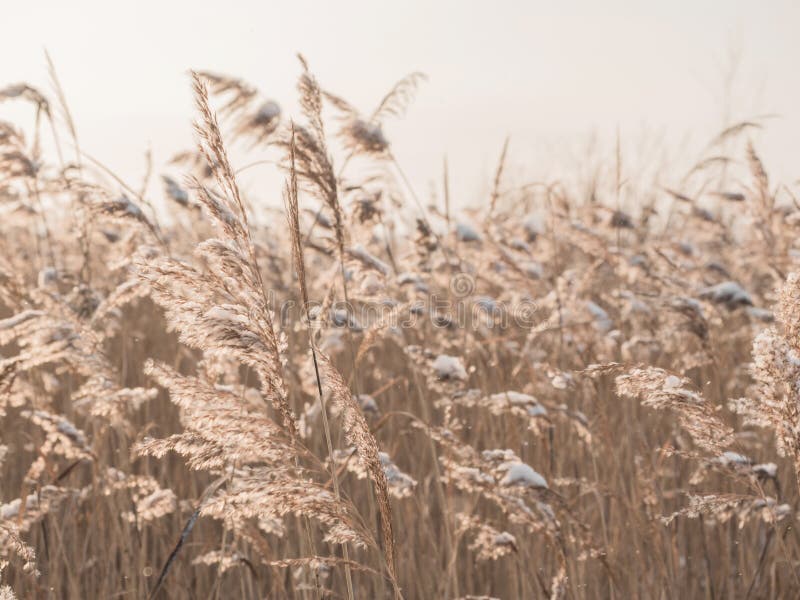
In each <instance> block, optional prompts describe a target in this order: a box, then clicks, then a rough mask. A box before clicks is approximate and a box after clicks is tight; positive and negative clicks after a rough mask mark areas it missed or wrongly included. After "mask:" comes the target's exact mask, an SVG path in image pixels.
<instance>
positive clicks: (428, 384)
mask: <svg viewBox="0 0 800 600" xmlns="http://www.w3.org/2000/svg"><path fill="white" fill-rule="evenodd" d="M423 80H424V78H423V77H422V76H421V75H420V74H413V75H411V76H409V77H407V78H405V79H403V80H401V81H400V82H399V83H398V84H397V86H396V87H395V88H394V89H393V90H391V91H390V92H389V93H388V94H387V95H386V96H385V97H384V98H383V99H382V100H381V102H380V103H379V105H378V106H377V107H376V108H375V109H374V110H372V111H371V112H367V113H363V114H362V112H360V111H359V110H358V109H356V108H355V107H353V106H352V105H351V104H349V103H348V102H347V101H346V100H344V99H343V98H342V97H341V96H339V95H336V94H334V93H332V92H329V91H327V90H325V89H324V88H323V87H321V84H320V83H319V82H317V80H316V79H315V77H314V76H313V74H312V71H311V67H310V66H309V65H307V64H306V62H305V61H304V60H302V59H301V69H300V78H299V85H298V91H299V94H300V99H301V107H302V114H300V115H296V116H294V117H288V116H285V115H281V114H280V111H279V108H278V105H277V104H276V103H275V102H274V101H272V100H270V99H269V98H266V97H263V96H262V95H261V93H260V92H259V91H258V90H257V89H256V88H255V87H254V86H252V85H250V84H249V83H246V82H243V81H241V80H238V79H234V78H229V77H226V76H223V75H219V74H211V73H206V72H197V73H193V74H192V85H193V89H194V94H195V98H196V100H197V113H198V119H197V125H196V131H197V139H198V149H197V150H190V151H187V152H184V153H182V154H181V155H180V156H178V157H176V158H175V160H174V161H172V162H171V163H170V164H169V165H166V166H165V167H164V171H163V173H162V174H161V175H162V178H163V182H164V191H163V195H162V197H157V198H156V197H151V196H152V195H151V194H148V193H147V190H148V189H150V186H149V185H148V184H147V181H146V182H145V183H144V184H143V185H142V186H141V188H140V191H137V189H136V188H135V187H133V186H131V185H129V184H126V183H125V182H122V181H120V180H119V179H118V178H116V177H115V176H113V175H112V174H110V173H109V172H108V171H107V170H106V169H105V168H104V167H102V166H101V165H100V164H99V163H98V162H97V161H95V160H92V159H88V158H87V157H85V156H82V155H80V154H78V155H77V156H74V157H72V158H70V157H69V156H68V155H69V151H68V150H67V148H79V145H78V143H77V139H76V133H75V128H74V127H73V126H72V124H71V120H70V119H69V118H68V115H69V111H68V109H67V107H66V106H65V105H64V103H65V100H64V96H63V94H62V93H61V91H60V88H58V87H57V91H56V94H55V98H57V102H58V106H54V105H51V103H50V101H49V100H48V98H47V97H46V96H45V95H44V94H42V93H41V92H39V91H38V90H35V89H33V88H31V87H29V86H25V85H16V86H10V87H7V88H4V89H3V90H0V101H9V102H11V101H18V102H19V101H21V102H28V103H29V104H30V105H31V109H32V111H33V114H34V116H35V120H34V125H33V127H32V128H31V129H30V130H29V131H27V132H26V134H23V133H22V132H21V131H20V130H18V129H17V128H16V127H15V126H13V125H11V124H8V123H5V122H1V123H0V146H2V149H1V150H2V151H1V152H0V210H1V211H2V213H0V234H1V235H0V432H2V434H1V435H2V437H0V469H1V471H0V473H1V476H0V481H1V482H2V483H0V504H2V506H0V559H1V560H2V567H3V568H2V569H1V570H0V577H1V578H2V579H0V581H1V582H2V583H0V598H3V599H4V600H5V599H6V598H12V597H18V598H112V597H132V598H147V597H153V598H176V599H180V598H239V597H241V598H309V599H312V598H314V599H319V598H335V597H350V598H407V599H411V598H425V599H428V598H447V599H454V598H489V597H491V598H501V599H504V600H505V599H514V598H545V597H552V598H618V599H622V598H723V597H724V598H734V597H735V598H789V597H795V596H797V595H798V594H800V571H799V570H798V560H800V539H798V536H797V532H796V527H795V525H794V524H795V522H796V520H797V518H798V508H800V507H799V506H798V500H799V497H798V480H799V479H800V404H798V394H800V387H798V383H797V382H798V380H800V341H798V340H799V338H798V333H799V332H800V276H799V275H797V273H796V272H795V270H796V262H797V256H798V248H797V247H796V242H795V240H796V238H797V235H796V228H797V223H798V222H800V219H798V216H799V215H800V205H798V203H797V201H796V199H795V197H794V196H793V195H792V192H791V188H790V187H787V186H781V185H776V184H775V183H773V182H771V181H770V180H769V177H768V173H767V170H766V167H765V166H764V165H763V163H762V161H761V160H760V158H759V156H758V153H757V150H756V148H755V146H754V145H753V143H752V141H751V140H750V139H748V137H747V136H748V135H750V134H751V131H752V129H753V128H754V126H755V125H757V124H754V123H750V122H746V123H739V124H732V125H731V126H730V127H729V128H727V129H726V130H725V131H724V132H723V133H722V134H721V135H720V136H719V137H718V138H717V139H716V140H714V141H713V142H712V144H711V145H710V146H709V148H708V151H707V155H704V156H701V157H700V158H699V160H698V162H697V165H695V167H694V168H692V169H691V170H690V171H689V172H688V173H666V174H663V177H664V179H663V180H661V181H660V182H659V183H658V184H652V185H651V186H650V188H649V189H646V190H645V191H642V189H641V187H634V186H632V185H629V186H626V183H625V182H627V181H630V180H631V179H632V178H634V177H635V176H636V174H635V173H628V172H626V170H625V163H624V156H623V154H622V152H621V150H620V149H619V146H618V148H617V152H616V153H615V155H614V156H611V157H610V160H609V161H608V162H601V163H600V164H601V166H600V167H599V168H597V169H594V172H593V176H592V178H591V182H589V184H587V183H586V182H585V181H581V180H579V179H578V178H576V180H575V181H547V182H541V183H535V184H527V185H519V182H513V181H510V180H509V176H508V169H506V168H505V167H506V162H507V161H508V160H510V157H511V156H513V142H512V143H509V142H508V141H507V142H506V144H505V145H504V147H503V148H502V150H500V149H498V155H499V157H500V159H499V161H498V167H497V170H496V174H495V177H494V180H493V182H492V183H491V185H490V189H491V192H490V193H489V194H488V195H487V197H486V202H485V204H484V205H483V206H480V207H477V208H474V209H470V210H466V209H465V210H463V211H461V212H458V211H456V210H455V208H456V207H455V206H454V205H453V203H452V201H451V199H450V197H449V193H448V191H447V179H446V178H447V173H446V171H447V167H446V166H445V180H444V182H443V183H444V198H443V199H442V200H441V201H439V200H436V199H435V198H432V199H430V200H428V199H422V198H420V196H419V195H418V194H417V193H416V192H415V190H414V189H413V187H412V184H411V183H410V182H409V181H408V180H407V178H406V177H405V175H404V174H403V171H402V168H401V165H400V164H399V162H398V161H397V159H396V157H395V156H394V155H393V153H392V150H391V143H390V140H389V139H388V137H387V136H386V134H385V133H384V129H383V125H384V123H385V121H386V120H387V119H390V118H396V117H398V116H400V115H401V114H402V113H403V111H404V109H405V107H406V105H407V104H408V103H409V102H410V101H411V100H412V97H413V92H414V90H415V89H416V87H417V86H418V85H420V84H421V83H422V82H423ZM54 81H57V79H55V77H54ZM216 111H219V115H220V119H219V120H218V118H217V114H216ZM56 113H58V114H64V115H67V126H66V127H60V126H59V125H58V124H57V123H58V119H56V118H55V117H54V115H55V114H56ZM51 125H52V126H51ZM44 136H48V138H53V139H54V141H55V143H56V144H57V147H58V148H59V152H58V153H57V154H58V155H57V156H56V157H50V156H45V155H43V154H42V151H41V148H42V147H43V143H42V142H43V140H44V139H45V138H44ZM70 140H72V141H71V142H70ZM421 143H424V140H421ZM231 149H233V150H235V152H236V153H241V152H247V153H250V154H252V156H249V157H248V158H247V160H245V161H244V162H243V164H251V163H253V161H254V160H255V161H257V162H259V163H260V164H261V165H262V166H263V165H267V166H266V167H264V168H277V169H280V171H281V172H282V173H283V174H284V176H285V178H286V186H285V188H284V190H283V197H284V202H285V210H286V214H285V215H278V216H274V215H275V213H274V210H275V209H274V207H268V206H262V205H260V204H259V203H258V202H257V201H256V199H254V198H250V197H247V195H246V194H245V193H244V192H243V191H242V189H241V187H240V185H239V183H238V181H237V175H236V173H237V168H238V167H237V165H235V164H233V162H232V159H231V158H230V157H231V156H233V155H234V153H232V152H231ZM723 150H724V151H725V152H727V153H729V154H730V156H728V155H723V154H722V153H723ZM265 156H266V157H267V158H264V157H265ZM270 164H272V165H273V166H271V167H270V166H269V165H270ZM275 164H277V166H274V165H275ZM587 186H588V187H587ZM276 192H277V193H279V194H280V193H281V190H277V191H276ZM265 215H270V218H269V219H266V218H265ZM273 217H274V218H273ZM267 221H269V222H270V223H269V225H265V223H266V222H267Z"/></svg>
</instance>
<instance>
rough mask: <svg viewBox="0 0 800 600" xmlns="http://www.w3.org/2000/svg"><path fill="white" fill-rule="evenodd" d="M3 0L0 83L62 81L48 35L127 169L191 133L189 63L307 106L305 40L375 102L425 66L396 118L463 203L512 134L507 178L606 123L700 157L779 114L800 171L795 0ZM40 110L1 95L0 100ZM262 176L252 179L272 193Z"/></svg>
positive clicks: (348, 89)
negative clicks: (302, 74)
mask: <svg viewBox="0 0 800 600" xmlns="http://www.w3.org/2000/svg"><path fill="white" fill-rule="evenodd" d="M0 1H1V2H2V4H4V5H6V6H4V7H3V13H2V14H4V15H7V16H8V15H11V18H8V19H7V20H6V22H5V24H4V25H5V26H4V27H3V32H2V34H0V56H2V60H0V85H4V84H6V83H15V82H18V81H22V80H25V81H29V82H31V83H33V84H35V85H38V86H41V87H42V88H43V89H45V90H47V91H49V87H48V79H47V69H46V65H45V60H44V56H43V49H44V48H45V47H46V48H47V49H48V51H49V52H50V54H51V55H52V57H53V59H54V61H55V64H56V66H57V69H58V73H59V76H60V79H61V81H62V84H63V87H64V89H65V91H66V94H67V98H68V101H69V104H70V106H71V109H72V112H73V114H74V118H75V121H76V124H77V127H78V131H79V136H80V139H81V144H82V146H83V147H84V148H85V150H86V151H87V152H89V153H90V154H92V155H94V156H97V157H99V158H101V159H102V160H103V161H104V162H105V163H106V164H108V165H109V166H110V167H112V168H113V169H114V170H115V171H116V172H118V173H119V174H120V175H122V176H123V177H124V178H126V179H129V180H130V181H132V182H138V181H139V179H140V178H141V174H142V171H143V162H144V161H143V154H144V151H145V150H146V149H147V148H148V147H150V148H151V149H152V152H153V156H154V160H155V162H156V165H157V166H158V164H159V163H161V162H163V161H165V160H166V159H167V158H168V157H169V156H171V155H172V154H173V153H174V152H176V151H178V150H181V149H184V148H186V147H188V146H189V145H190V144H191V139H192V138H191V128H190V121H191V118H192V116H193V113H192V107H191V95H190V92H189V85H188V78H187V76H186V72H187V70H188V69H189V68H200V69H209V70H216V71H220V72H225V73H230V74H234V75H237V76H241V77H243V78H245V79H247V80H249V81H250V82H252V83H253V84H255V85H256V86H258V87H259V89H260V90H261V91H263V92H264V93H265V94H267V95H268V96H270V97H272V98H274V99H276V100H277V101H278V102H279V103H280V104H281V106H282V107H283V108H284V110H285V111H288V112H289V113H290V114H296V113H297V108H296V101H295V98H296V93H295V89H294V84H295V80H296V77H297V75H298V73H299V65H298V63H297V60H296V59H295V52H298V51H300V52H302V53H303V54H304V55H305V56H306V57H307V58H308V60H309V62H310V64H311V67H312V70H313V71H314V72H315V73H316V74H317V76H318V79H319V80H320V82H321V83H322V85H323V86H324V87H326V88H328V89H330V90H331V91H334V92H336V93H338V94H340V95H342V96H344V97H346V98H348V99H349V100H350V101H351V102H353V103H354V104H356V105H357V106H358V107H360V108H362V109H363V110H365V111H369V110H370V108H371V107H372V106H374V104H375V103H376V102H377V101H378V100H379V99H380V97H381V96H382V95H383V94H384V92H385V91H386V90H387V89H388V88H389V87H390V86H391V85H392V83H393V82H394V81H396V80H397V79H398V78H400V77H401V76H403V75H405V74H406V73H408V72H410V71H413V70H421V71H424V72H425V73H427V74H428V76H429V78H430V80H429V82H428V83H427V84H425V85H424V86H423V87H422V89H421V90H420V92H419V94H418V97H417V100H416V102H415V104H414V105H413V106H412V108H411V109H410V110H409V111H408V114H407V115H406V117H405V119H404V120H403V121H401V122H397V123H392V124H391V125H390V126H389V127H388V133H389V136H390V139H391V140H392V142H393V145H394V148H395V153H396V155H397V157H398V159H399V161H400V163H401V164H402V165H403V167H404V169H405V170H406V171H407V172H408V174H409V176H410V178H411V179H412V180H413V182H414V185H415V186H416V187H417V188H418V189H419V190H420V191H421V192H423V193H425V194H427V192H428V190H429V189H431V188H432V187H433V186H432V184H433V183H435V184H436V185H438V184H439V182H440V180H441V170H442V167H441V165H442V158H443V156H444V155H447V156H448V159H449V163H450V167H451V178H452V182H451V186H452V188H453V190H454V195H455V196H456V201H458V202H461V203H475V202H480V201H481V198H482V194H483V193H484V192H485V190H486V185H487V180H489V179H490V178H491V173H492V171H493V168H494V164H495V162H496V160H497V155H498V154H499V151H500V148H501V146H502V143H503V139H504V138H505V136H506V135H507V134H511V156H510V162H511V165H512V168H511V173H512V176H515V177H519V178H523V179H524V178H529V179H535V178H541V177H544V178H547V177H554V176H556V175H557V174H558V173H559V169H566V168H569V164H570V161H573V163H572V164H574V161H575V160H577V159H578V158H579V157H580V152H581V151H580V150H576V148H578V149H579V148H581V144H584V140H586V139H588V138H589V135H590V134H592V133H594V134H596V136H597V139H599V140H600V142H601V144H605V146H606V147H613V142H614V139H615V136H616V131H617V130H619V132H620V136H621V137H622V139H623V142H624V143H625V144H626V147H628V146H630V147H633V148H636V145H635V142H636V141H637V140H641V139H644V138H647V139H654V140H656V143H655V146H658V147H660V146H661V145H662V144H663V146H664V147H665V148H669V149H671V150H670V152H671V153H672V154H677V155H678V156H679V157H680V156H681V153H684V152H685V153H686V154H687V156H688V155H691V156H692V157H694V154H693V153H694V152H695V150H696V149H698V148H702V145H703V144H704V143H705V142H706V141H707V140H708V139H709V138H710V137H711V136H713V134H714V133H716V132H718V131H719V130H720V129H721V128H722V127H723V125H724V124H725V123H726V121H729V120H731V119H733V120H736V119H741V118H749V117H752V116H754V115H758V114H763V113H776V114H778V115H779V117H778V118H775V119H772V120H770V121H769V124H768V127H767V129H766V130H765V131H763V132H758V133H757V134H756V135H755V137H754V141H755V142H756V145H757V148H758V150H759V152H760V153H761V154H762V155H763V157H764V159H765V162H766V165H767V168H768V170H769V171H770V173H771V175H773V176H774V177H775V178H779V179H781V180H783V181H785V182H787V183H791V182H794V181H795V180H796V179H797V177H798V176H799V175H800V168H798V167H800V141H799V140H800V77H798V68H797V67H798V59H800V42H798V37H800V34H798V31H799V30H800V8H799V7H800V3H797V2H791V1H782V0H780V1H779V0H772V1H769V2H754V1H749V2H748V1H740V0H720V1H713V2H712V1H710V0H692V1H672V2H658V3H656V2H622V1H619V0H616V1H605V2H595V1H591V0H587V1H584V2H577V1H572V2H553V1H552V0H547V1H538V0H537V1H527V2H522V1H519V2H511V1H496V2H485V1H481V2H477V1H475V2H473V1H462V2H455V1H448V2H432V1H430V0H403V1H402V2H401V1H397V2H383V1H377V0H371V1H358V2H357V1H338V2H322V1H320V2H309V1H288V2H280V3H278V2H267V1H263V0H262V1H257V2H243V1H233V2H213V3H212V2H201V1H197V0H195V1H192V2H187V1H180V2H176V1H167V0H162V1H159V2H155V1H152V0H138V1H129V2H111V1H108V0H82V1H72V2H61V1H59V2H42V1H28V2H9V1H8V0H0ZM732 52H734V53H735V52H739V53H740V55H741V59H740V60H739V61H738V63H737V64H738V67H739V68H738V72H737V75H736V77H735V79H734V81H733V85H732V86H731V87H730V91H729V93H726V92H725V91H724V90H725V85H724V80H725V72H726V69H728V67H729V66H730V64H731V61H730V55H731V53H732ZM26 115H29V113H25V112H22V111H20V109H18V108H16V107H11V106H10V105H8V104H4V105H0V118H14V119H17V120H19V119H24V118H25V116H26ZM629 154H633V155H632V156H629V157H626V161H628V162H629V163H630V164H634V163H635V161H636V159H637V158H641V156H638V154H637V153H636V151H635V150H634V151H633V152H629ZM648 160H649V158H648ZM565 165H566V166H565ZM630 168H631V169H632V168H633V167H632V166H631V167H630ZM665 183H669V182H665ZM262 187H263V189H262V188H260V187H259V186H258V185H257V184H254V183H252V182H251V183H250V188H251V189H250V192H251V193H253V194H256V195H258V196H260V197H263V198H264V199H265V200H274V199H275V198H276V197H277V194H278V192H279V190H278V189H267V187H266V186H262Z"/></svg>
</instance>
